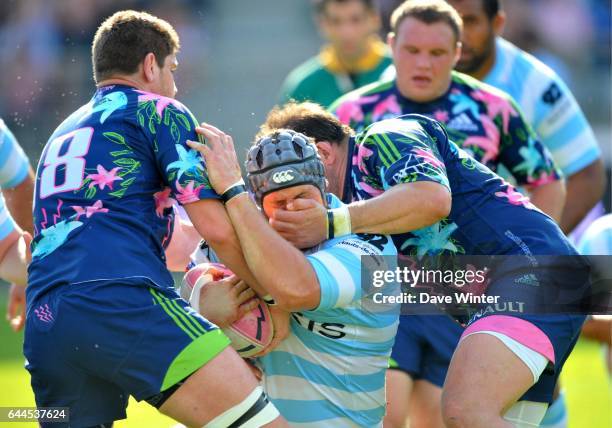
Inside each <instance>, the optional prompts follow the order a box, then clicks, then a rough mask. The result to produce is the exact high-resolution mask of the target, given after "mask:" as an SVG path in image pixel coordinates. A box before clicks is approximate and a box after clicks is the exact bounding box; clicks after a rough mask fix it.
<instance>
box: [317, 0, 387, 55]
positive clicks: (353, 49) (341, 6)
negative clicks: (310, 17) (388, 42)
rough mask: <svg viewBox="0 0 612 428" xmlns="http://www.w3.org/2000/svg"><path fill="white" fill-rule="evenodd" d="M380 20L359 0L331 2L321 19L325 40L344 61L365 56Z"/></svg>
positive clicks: (320, 23)
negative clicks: (368, 41) (370, 38)
mask: <svg viewBox="0 0 612 428" xmlns="http://www.w3.org/2000/svg"><path fill="white" fill-rule="evenodd" d="M379 22H380V21H379V18H378V16H377V15H376V13H374V12H373V11H371V10H369V9H368V8H366V7H365V5H364V4H363V3H362V2H361V1H359V0H352V1H345V2H331V3H329V4H328V5H327V6H326V7H325V10H324V11H323V13H322V14H321V16H320V18H319V25H320V27H321V31H322V33H323V35H324V36H325V38H326V39H327V40H329V42H330V43H331V44H332V46H334V48H335V49H336V51H337V52H338V54H339V55H340V56H341V57H342V58H344V59H348V60H351V59H357V58H359V57H360V56H361V55H363V54H364V52H365V49H366V46H367V40H368V37H369V36H370V35H372V34H373V33H375V32H376V31H378V27H379Z"/></svg>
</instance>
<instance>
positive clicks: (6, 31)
mask: <svg viewBox="0 0 612 428" xmlns="http://www.w3.org/2000/svg"><path fill="white" fill-rule="evenodd" d="M378 1H379V3H380V10H381V13H382V14H383V16H388V15H389V14H390V10H389V6H388V4H387V3H389V4H391V3H394V2H392V1H386V0H378ZM610 4H611V2H610V0H512V1H509V0H506V1H505V3H504V8H505V10H506V12H507V15H508V24H507V27H506V32H505V34H504V36H505V37H506V38H508V39H509V40H511V41H512V42H514V43H515V44H517V45H518V46H519V47H521V48H523V49H525V50H527V51H529V52H531V53H533V54H534V55H536V56H537V57H538V58H540V59H541V60H542V61H544V62H545V63H547V64H548V65H550V66H551V67H552V68H553V69H555V70H556V71H557V72H558V73H559V74H560V75H561V76H562V77H563V78H564V79H565V81H566V82H567V83H568V85H569V87H570V89H571V90H572V91H573V93H574V94H575V96H576V98H577V99H578V101H579V103H580V105H581V107H582V108H583V110H584V112H585V113H586V116H587V118H588V119H589V121H590V123H591V125H592V127H593V129H594V130H595V133H596V135H597V138H598V141H599V144H600V146H601V148H602V151H603V158H604V162H605V163H606V166H607V168H608V177H610V173H609V171H610V165H611V157H612V150H611V147H612V126H611V103H610V97H611V76H610V69H611V68H610V61H611V59H610V56H611V40H610V38H611V32H610V31H611V29H610V27H611V5H610ZM125 8H133V9H137V10H146V11H148V12H150V13H153V14H155V15H158V16H159V17H161V18H163V19H165V20H167V21H169V22H170V23H171V24H172V25H173V26H174V27H175V28H176V29H177V31H178V33H179V35H180V37H181V44H182V49H181V53H180V54H179V57H178V59H179V63H180V66H179V69H178V71H177V74H176V81H177V86H178V89H179V92H178V95H177V98H178V99H180V100H181V101H182V102H183V103H185V104H186V105H187V106H189V108H190V109H191V110H192V111H193V113H194V114H195V115H196V117H197V118H198V119H199V120H200V121H207V122H210V123H212V124H214V125H216V126H218V127H220V128H221V129H223V130H224V131H226V132H229V133H231V134H232V135H233V137H234V140H235V142H236V145H237V147H238V148H239V155H240V156H244V154H245V151H246V147H247V146H248V145H249V143H250V141H251V139H252V138H253V136H254V134H255V132H256V131H257V128H258V126H259V124H260V123H261V122H263V120H264V118H265V116H266V114H267V112H268V111H269V110H270V108H271V107H272V106H273V105H275V104H276V103H277V102H278V100H279V96H280V94H279V90H280V85H281V83H282V81H283V79H284V78H285V77H286V75H287V73H288V72H289V71H290V70H291V69H293V68H294V67H295V66H297V65H298V64H300V63H302V62H303V61H305V60H306V59H307V58H309V57H311V56H312V55H315V54H316V53H317V52H318V50H319V48H320V45H321V43H322V39H321V38H320V36H319V34H318V33H317V30H316V25H315V23H314V21H313V11H312V7H311V4H310V2H309V1H308V0H259V1H239V0H225V1H221V0H218V1H214V0H163V1H162V0H96V1H93V0H89V1H88V0H2V1H1V2H0V63H1V64H2V74H3V76H2V79H1V80H0V94H1V96H0V117H2V118H3V119H4V120H5V122H6V123H7V125H8V126H9V128H11V130H12V131H13V132H14V133H15V135H16V136H17V138H18V140H19V142H20V144H21V145H22V147H23V148H24V149H25V150H26V152H27V153H28V155H29V157H30V161H31V163H32V164H33V166H36V164H37V162H38V158H39V155H40V152H41V150H42V147H43V145H44V144H45V143H46V141H47V139H48V137H49V136H50V135H51V132H52V131H53V130H54V129H55V128H56V127H57V126H58V125H59V123H60V122H61V121H62V120H63V119H64V118H65V117H66V116H67V115H68V114H70V113H71V112H72V111H74V110H75V109H77V108H78V107H79V106H81V105H82V104H84V103H86V102H87V101H88V100H89V98H90V97H91V95H92V94H93V91H94V82H93V79H92V72H91V60H90V44H91V41H92V38H93V34H94V31H95V29H96V27H97V26H98V25H99V24H100V22H101V21H102V20H103V19H104V18H106V17H107V16H109V15H111V14H112V13H114V12H115V11H117V10H121V9H125ZM606 195H607V197H606V199H607V201H606V205H607V210H608V211H610V190H609V188H608V191H607V192H606ZM5 295H6V287H4V286H1V285H0V313H2V314H3V313H4V305H5ZM21 341H22V336H21V335H16V334H13V333H11V332H10V330H9V329H8V326H7V325H6V323H4V322H3V323H2V325H0V344H1V345H0V406H16V405H33V398H32V395H31V390H30V389H29V376H28V375H27V373H26V372H25V370H23V369H22V366H23V357H21V354H20V346H21V345H20V343H21ZM594 346H595V345H594ZM593 349H595V350H594V351H593V350H591V351H590V352H599V351H598V350H597V349H596V347H595V348H593ZM576 358H577V359H578V360H577V362H574V363H573V366H572V365H568V369H566V372H568V371H569V372H570V374H569V375H568V374H566V377H567V376H569V377H570V381H571V377H572V376H576V378H577V379H579V381H578V392H576V393H575V395H574V393H572V396H570V400H574V401H573V404H572V406H573V408H574V409H579V410H578V412H579V413H578V414H576V411H574V413H573V414H572V412H571V411H570V418H571V419H570V421H571V422H572V424H571V425H570V426H571V427H576V428H581V427H598V426H602V427H603V426H612V420H611V419H610V418H611V413H610V407H612V406H611V405H612V403H610V395H609V393H607V392H609V391H606V389H605V388H606V386H605V385H607V388H608V389H609V383H607V381H608V377H607V376H608V375H607V374H606V372H605V370H604V369H603V366H602V368H601V369H599V368H592V367H591V364H590V363H589V362H588V361H589V360H581V359H580V358H581V355H580V354H579V355H578V356H577V357H575V359H576ZM572 370H574V373H575V374H571V372H572ZM591 378H592V379H594V380H593V381H592V382H591V381H589V379H591ZM601 379H605V380H606V383H605V385H604V384H602V385H604V386H601V385H600V386H593V385H594V384H593V382H596V383H597V382H598V381H599V380H601ZM589 382H591V383H589ZM574 383H575V382H574ZM600 383H601V382H600ZM594 388H595V389H594ZM597 388H604V389H603V391H604V392H603V395H602V394H601V393H596V392H593V391H596V390H597ZM580 399H582V400H583V401H579V400H580ZM576 400H578V401H576ZM602 405H603V407H604V408H607V409H608V412H607V413H604V416H603V419H601V418H602V416H597V419H588V417H589V415H591V416H592V414H593V410H592V409H593V408H595V407H597V406H602ZM130 409H131V413H130V422H129V423H125V422H124V423H121V424H118V426H169V425H170V420H168V419H164V418H160V417H159V416H157V415H155V412H154V411H152V410H150V409H149V408H148V407H146V406H144V405H140V406H136V407H134V406H132V407H131V408H130ZM585 418H586V419H585ZM606 419H607V422H606ZM600 424H601V425H600ZM1 425H2V423H1V422H0V426H1ZM10 426H11V427H17V426H19V424H10ZM23 426H36V425H35V424H29V425H23Z"/></svg>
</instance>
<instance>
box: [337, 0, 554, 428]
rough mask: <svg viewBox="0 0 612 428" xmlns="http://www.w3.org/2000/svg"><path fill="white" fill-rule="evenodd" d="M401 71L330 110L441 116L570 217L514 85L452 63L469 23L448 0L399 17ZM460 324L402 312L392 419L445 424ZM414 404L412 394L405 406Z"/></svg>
mask: <svg viewBox="0 0 612 428" xmlns="http://www.w3.org/2000/svg"><path fill="white" fill-rule="evenodd" d="M391 27H392V32H391V33H390V34H389V38H388V43H389V45H390V46H391V50H392V54H393V62H394V64H395V69H396V70H397V76H396V77H395V78H392V79H390V80H386V81H383V82H381V83H375V84H372V85H369V86H366V87H365V88H362V89H358V90H356V91H354V92H352V93H349V94H348V95H346V96H345V97H342V98H341V99H340V100H338V101H337V102H336V103H334V104H333V105H332V107H331V109H332V110H333V111H334V112H335V114H336V115H337V116H338V117H339V118H340V120H341V121H343V122H344V123H347V124H349V125H350V126H351V127H352V128H353V129H355V130H360V129H363V128H364V127H366V126H367V125H369V124H370V123H372V122H375V121H377V120H381V119H384V118H387V117H394V116H397V115H399V114H404V113H421V114H425V115H427V116H430V117H433V118H435V119H437V120H439V121H441V122H442V123H443V124H444V126H445V129H446V131H447V132H448V133H449V136H450V138H451V140H452V141H453V142H455V143H457V144H458V145H459V146H461V147H462V148H463V149H465V150H466V151H467V152H468V153H470V154H471V155H472V156H473V157H474V158H475V159H477V160H479V161H481V162H482V163H484V164H485V165H486V166H488V167H489V168H491V169H492V170H493V171H497V170H498V169H500V168H501V169H505V170H506V171H509V172H510V174H511V175H512V176H513V178H514V180H515V182H516V183H517V184H519V185H521V186H523V187H525V189H526V190H528V191H529V193H530V196H531V199H532V202H533V203H534V205H536V206H537V207H539V208H540V209H542V210H543V211H544V212H545V213H547V214H549V215H550V216H551V217H552V218H554V219H555V220H556V221H560V220H561V213H562V211H563V203H564V186H563V184H562V181H561V180H560V175H559V174H558V173H557V171H556V170H555V168H554V166H553V162H552V160H551V158H550V153H548V151H547V150H546V149H545V148H544V146H543V145H542V144H541V143H540V142H539V141H538V140H537V137H536V136H535V134H534V133H533V131H532V129H531V128H530V126H529V125H528V124H527V123H526V122H525V120H523V117H522V115H521V112H520V109H519V108H518V107H517V105H516V104H515V103H514V101H513V100H512V99H511V98H510V97H509V96H508V95H507V94H505V93H502V92H501V91H498V90H496V89H495V88H492V87H490V86H488V85H484V84H482V83H480V82H478V81H476V80H475V79H472V78H470V77H469V76H466V75H463V74H460V73H457V72H455V71H453V67H454V66H455V64H456V63H457V61H458V59H459V57H460V55H461V43H460V38H461V32H462V22H461V18H460V17H459V15H458V14H457V12H456V11H455V10H454V9H453V8H452V7H451V6H450V5H448V4H447V3H445V2H444V1H442V0H438V1H417V2H414V1H412V2H410V1H408V2H405V3H403V4H402V5H400V6H399V7H398V8H397V9H396V10H395V11H394V13H393V15H392V17H391ZM460 334H461V333H460V330H459V329H458V328H457V326H456V325H453V323H452V322H451V321H449V320H448V319H447V318H445V317H436V316H420V315H416V316H412V317H403V318H402V320H401V324H400V328H399V334H398V338H397V341H396V345H395V349H394V353H393V359H394V366H393V369H396V370H394V371H392V372H390V373H389V390H390V391H393V392H394V393H393V394H390V395H391V400H390V405H389V414H388V416H387V420H388V422H389V423H390V424H393V425H395V426H402V425H403V423H404V422H403V421H405V420H406V418H407V417H408V413H410V416H411V420H412V423H413V424H417V425H416V426H423V427H436V426H437V427H441V426H442V425H443V423H442V419H441V412H440V411H439V403H440V396H441V387H442V384H443V382H444V379H445V377H446V370H447V367H448V364H449V362H450V359H451V356H452V353H453V351H454V349H455V347H456V345H457V342H458V340H459V337H460ZM405 403H410V405H409V406H406V405H405Z"/></svg>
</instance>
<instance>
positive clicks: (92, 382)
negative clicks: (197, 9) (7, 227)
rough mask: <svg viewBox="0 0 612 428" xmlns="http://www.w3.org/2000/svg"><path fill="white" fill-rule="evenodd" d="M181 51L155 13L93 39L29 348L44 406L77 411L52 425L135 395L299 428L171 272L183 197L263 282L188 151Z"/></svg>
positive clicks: (188, 412) (231, 420)
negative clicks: (87, 85) (169, 258)
mask: <svg viewBox="0 0 612 428" xmlns="http://www.w3.org/2000/svg"><path fill="white" fill-rule="evenodd" d="M178 50H179V38H178V35H177V34H176V32H175V30H174V29H173V28H172V26H171V25H170V24H168V23H167V22H166V21H163V20H161V19H159V18H156V17H154V16H152V15H149V14H147V13H144V12H135V11H121V12H117V13H115V14H114V15H113V16H111V17H109V18H108V19H107V20H106V21H104V22H103V23H102V24H101V25H100V27H99V28H98V30H97V32H96V35H95V37H94V41H93V46H92V62H93V71H94V79H95V81H96V83H97V90H96V91H95V93H94V95H93V97H92V99H91V101H90V102H88V103H87V104H85V105H84V106H82V107H81V108H79V109H78V110H77V111H76V112H74V113H73V114H71V115H70V116H69V117H68V118H67V119H66V120H65V121H64V122H63V123H62V124H61V125H60V126H59V127H58V128H57V129H56V130H55V132H54V133H53V134H52V135H51V137H50V139H49V142H48V143H47V144H46V145H45V147H44V150H43V153H42V156H41V159H40V162H39V166H38V171H37V182H36V190H35V201H34V223H35V226H36V232H35V237H34V241H33V243H32V258H33V260H32V263H31V264H30V267H29V284H28V287H27V289H26V292H27V317H26V331H25V343H24V354H25V356H26V358H27V361H28V362H27V369H28V370H29V372H30V374H31V376H32V389H33V390H34V394H35V398H36V404H37V406H38V407H68V408H69V411H70V414H69V421H66V422H63V423H58V424H54V425H53V426H79V427H88V426H111V425H112V423H113V421H114V420H117V419H123V418H125V417H126V414H125V408H126V406H127V401H128V397H129V396H130V395H132V396H133V397H135V398H136V399H137V400H146V401H147V402H148V403H149V404H151V405H153V406H155V407H156V408H158V409H159V411H160V412H162V413H164V414H166V415H168V416H170V417H172V418H174V419H176V420H177V421H179V422H181V423H183V424H185V425H188V426H198V427H201V426H207V427H221V426H222V427H226V426H244V427H259V426H287V425H286V422H285V421H284V420H283V419H282V418H280V416H279V414H278V411H277V410H276V408H275V407H274V405H272V404H271V403H270V402H269V400H268V398H267V397H266V395H265V393H264V392H263V391H262V390H261V388H260V387H259V386H258V384H257V380H256V378H255V377H254V376H253V374H252V373H251V371H250V370H249V368H248V366H247V365H246V364H245V363H244V361H243V360H242V359H241V358H240V357H239V356H238V354H237V353H236V352H235V351H234V350H233V349H231V347H229V339H228V338H227V337H225V335H224V334H223V333H222V332H221V330H219V329H218V328H217V327H216V326H215V325H213V324H211V323H209V322H208V321H207V320H206V319H205V318H203V317H202V316H201V315H200V314H198V313H196V312H195V311H194V310H193V309H192V308H191V307H190V306H188V304H187V303H186V302H185V301H184V300H182V299H181V298H180V297H179V295H178V294H177V293H176V291H175V290H174V282H173V280H172V277H171V275H170V273H169V272H168V270H167V268H166V265H165V260H164V259H165V256H164V245H165V244H167V241H168V240H169V239H170V236H171V233H172V229H171V225H172V220H173V218H172V216H173V211H172V208H171V207H172V204H173V202H174V201H177V202H178V203H179V204H181V205H183V206H184V207H185V210H186V211H187V213H188V215H189V217H190V219H191V220H192V222H193V224H194V226H195V228H196V229H197V230H198V232H199V233H200V234H201V235H202V236H204V237H205V238H206V239H207V240H208V242H209V243H210V244H211V245H213V247H215V250H216V251H217V254H219V255H220V257H221V258H222V259H224V262H225V263H226V264H227V265H228V266H230V267H231V269H232V270H234V271H235V272H237V273H241V276H242V275H244V276H243V277H245V278H248V277H249V273H248V272H247V269H246V265H241V263H244V261H243V259H242V256H241V253H240V249H239V246H238V243H237V240H236V237H235V234H234V232H233V229H232V226H231V224H230V222H229V220H228V217H227V214H226V213H225V209H224V207H223V205H222V203H221V202H220V200H219V195H217V194H216V193H215V192H214V191H213V190H212V189H211V188H210V185H209V181H208V177H207V174H206V170H205V167H204V165H203V163H202V159H201V157H200V156H199V154H198V153H197V152H196V151H194V150H191V149H190V148H189V147H188V146H187V145H186V140H188V139H194V138H196V137H197V135H196V133H195V127H196V125H197V123H196V121H195V120H194V117H193V115H192V114H191V112H190V111H189V109H187V107H185V106H184V105H183V104H181V103H180V102H178V101H176V100H175V99H174V96H175V94H176V86H175V82H174V76H173V73H174V71H175V70H176V68H177V58H176V55H177V52H178ZM46 425H49V424H48V423H45V422H43V423H42V426H46Z"/></svg>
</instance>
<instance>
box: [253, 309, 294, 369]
mask: <svg viewBox="0 0 612 428" xmlns="http://www.w3.org/2000/svg"><path fill="white" fill-rule="evenodd" d="M268 308H269V309H270V315H271V316H272V324H273V325H274V338H272V342H270V344H269V345H268V346H266V348H265V349H264V350H263V351H261V352H260V353H259V354H257V355H256V356H257V357H263V356H264V355H266V354H267V353H269V352H271V351H273V350H274V348H276V347H277V346H278V345H279V344H280V343H281V342H282V341H283V340H285V338H287V336H289V333H290V332H291V312H287V311H284V310H282V309H281V308H279V307H278V306H276V305H270V306H268Z"/></svg>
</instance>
